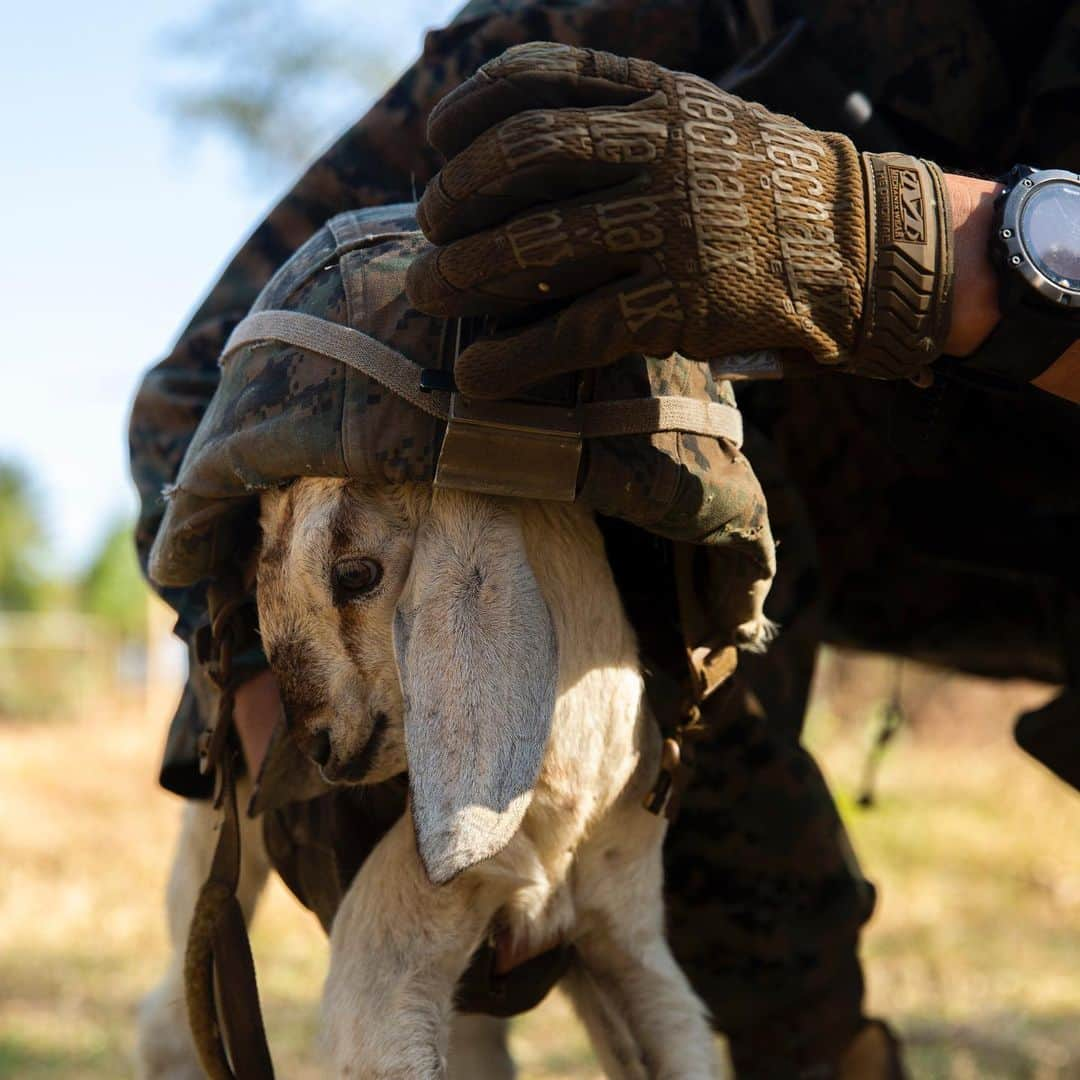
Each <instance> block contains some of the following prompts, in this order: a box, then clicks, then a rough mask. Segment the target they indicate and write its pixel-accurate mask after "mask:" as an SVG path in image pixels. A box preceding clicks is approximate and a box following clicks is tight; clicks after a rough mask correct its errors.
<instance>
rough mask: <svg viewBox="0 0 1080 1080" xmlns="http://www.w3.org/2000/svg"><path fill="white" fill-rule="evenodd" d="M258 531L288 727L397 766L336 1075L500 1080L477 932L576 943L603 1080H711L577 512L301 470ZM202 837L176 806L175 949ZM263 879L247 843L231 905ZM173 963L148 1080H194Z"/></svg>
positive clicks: (251, 894)
mask: <svg viewBox="0 0 1080 1080" xmlns="http://www.w3.org/2000/svg"><path fill="white" fill-rule="evenodd" d="M261 524H262V532H263V543H262V549H261V553H260V557H259V564H258V604H259V618H260V626H261V632H262V635H263V642H264V645H265V647H266V651H267V655H268V657H269V659H270V662H271V666H272V667H273V669H274V671H275V673H276V675H277V677H278V680H279V683H280V686H281V690H282V698H283V700H284V702H285V706H286V712H287V714H288V715H289V718H290V724H291V726H292V735H293V738H294V739H295V740H296V741H297V743H298V744H299V745H300V746H301V748H303V749H305V750H306V751H307V752H308V753H309V755H311V756H312V757H313V758H315V759H316V760H317V761H319V763H320V766H321V768H322V771H323V774H324V776H325V777H326V778H327V779H328V780H332V781H339V782H349V783H373V782H377V781H380V780H383V779H386V778H389V777H391V776H394V775H396V774H399V773H401V772H402V771H404V770H405V769H406V768H407V769H408V775H409V786H410V791H409V811H410V812H409V813H408V814H406V815H404V816H403V817H402V818H401V819H399V820H398V821H397V823H396V824H395V825H394V826H393V827H392V828H391V829H390V831H389V832H388V833H387V834H386V835H385V836H384V837H383V838H382V840H381V841H380V842H379V843H378V844H377V846H376V847H375V848H374V850H373V852H372V853H371V855H370V856H369V857H368V859H367V861H366V862H365V863H364V865H363V866H362V868H361V869H360V871H359V872H358V874H357V875H356V878H355V879H354V881H353V882H352V884H351V886H350V887H349V889H348V892H347V893H346V895H345V897H344V899H343V901H342V904H341V907H340V909H339V910H338V913H337V915H336V917H335V920H334V923H333V926H332V928H331V935H330V953H331V960H330V969H329V974H328V977H327V980H326V985H325V988H324V994H323V1003H322V1027H323V1041H324V1045H325V1050H326V1053H327V1055H328V1058H329V1060H330V1062H331V1064H332V1067H333V1070H334V1073H335V1075H338V1076H350V1077H365V1078H371V1080H397V1078H406V1077H407V1078H410V1080H417V1078H422V1080H435V1078H439V1080H442V1078H444V1077H447V1076H449V1077H452V1078H462V1080H464V1078H465V1077H470V1078H477V1080H484V1078H491V1080H503V1078H509V1077H512V1076H513V1065H512V1062H511V1061H510V1059H509V1055H508V1053H507V1051H506V1047H505V1022H504V1021H500V1020H493V1019H489V1018H486V1017H468V1016H461V1015H458V1016H455V1015H454V1014H453V1006H452V1000H453V993H454V988H455V985H456V983H457V981H458V979H459V977H460V976H461V975H462V973H463V971H464V970H465V968H466V966H467V964H468V961H469V959H470V957H471V956H472V954H473V953H474V951H475V950H476V948H477V947H478V946H479V945H480V944H481V943H482V942H483V941H484V940H485V939H486V938H487V937H488V936H489V935H490V934H491V933H492V932H493V930H494V929H498V931H499V933H500V935H501V936H502V937H503V938H504V939H505V940H507V941H508V942H509V943H510V950H511V953H512V954H513V955H515V956H527V955H531V954H532V953H534V952H537V951H539V950H541V949H543V948H545V947H547V946H549V945H551V944H554V943H556V942H569V943H572V944H573V945H574V950H575V957H576V960H575V963H574V965H573V966H572V967H571V969H570V971H569V972H568V973H567V975H565V976H564V977H563V979H562V982H561V986H562V987H563V989H564V990H566V991H567V993H568V994H569V996H570V998H571V1000H572V1002H573V1004H574V1006H575V1009H576V1010H577V1012H578V1014H579V1015H580V1017H581V1019H582V1021H583V1022H584V1024H585V1026H586V1029H587V1030H588V1032H589V1035H590V1037H591V1039H592V1041H593V1044H594V1047H595V1050H596V1052H597V1056H598V1058H599V1060H600V1062H601V1064H602V1066H603V1068H604V1069H605V1071H606V1073H607V1075H608V1076H610V1077H614V1078H618V1080H631V1078H633V1080H639V1078H642V1080H643V1078H646V1077H650V1078H665V1080H675V1078H678V1080H693V1078H705V1077H712V1076H714V1075H716V1068H717V1066H716V1061H715V1056H714V1047H713V1040H712V1036H711V1032H710V1027H709V1023H708V1020H707V1017H706V1015H705V1009H704V1006H703V1005H702V1004H701V1002H700V1001H699V1000H698V998H697V997H696V996H695V994H694V993H693V991H692V989H691V987H690V985H689V983H688V981H687V979H686V977H685V976H684V975H683V973H682V971H681V970H680V969H679V967H678V966H677V964H676V963H675V961H674V959H673V957H672V955H671V952H670V950H669V948H668V945H667V942H666V940H665V936H664V914H663V902H662V867H661V844H662V841H663V835H664V828H665V825H664V821H663V819H662V818H661V817H658V816H654V815H653V814H650V813H647V812H646V811H645V810H643V808H642V799H643V797H644V795H645V794H646V793H647V791H648V790H649V788H650V786H651V784H652V782H653V780H654V778H655V774H656V771H657V769H658V767H659V758H660V750H661V746H660V741H661V740H660V734H659V731H658V729H657V726H656V723H655V721H654V720H653V718H652V716H651V713H650V711H649V709H648V706H647V704H646V700H645V696H644V687H643V681H642V675H641V671H640V668H639V660H638V650H637V643H636V640H635V636H634V633H633V630H632V628H631V626H630V624H629V622H628V620H627V618H626V615H625V613H624V611H623V608H622V604H621V602H620V599H619V594H618V591H617V589H616V586H615V582H614V581H613V579H612V576H611V572H610V568H609V566H608V563H607V558H606V555H605V550H604V544H603V540H602V538H601V536H600V533H599V530H598V529H597V527H596V524H595V522H594V521H593V519H592V517H591V515H590V514H589V513H588V512H587V511H585V510H583V509H582V508H581V507H579V506H576V505H566V504H554V503H541V502H535V501H527V500H500V499H495V498H491V497H487V496H481V495H475V494H467V493H464V492H459V491H450V490H444V489H431V488H429V487H427V486H423V485H401V486H369V485H363V484H359V483H356V482H351V481H346V480H338V479H301V480H298V481H296V482H294V483H293V484H292V485H290V486H289V487H287V488H285V489H281V490H273V491H269V492H266V493H264V494H263V496H262V509H261ZM763 624H764V620H763ZM212 829H213V819H212V817H211V814H210V812H209V811H208V810H206V809H205V808H192V809H189V810H188V811H187V819H186V825H185V828H184V830H183V833H182V837H181V842H180V850H179V853H178V856H177V860H176V864H175V867H174V871H173V878H172V883H171V887H170V891H169V910H170V924H171V927H172V932H173V938H174V942H175V944H176V947H177V949H178V950H180V952H178V956H182V949H183V940H184V937H185V934H186V926H187V921H188V920H189V919H190V912H191V907H192V904H193V902H194V894H195V892H196V890H197V885H198V883H199V882H201V880H202V877H203V876H204V874H205V871H206V868H207V866H208V862H209V857H210V848H211V840H210V836H211V831H212ZM255 831H256V830H254V829H252V828H250V826H249V827H248V828H247V832H248V833H254V832H255ZM266 872H267V871H266V863H265V856H264V855H263V854H262V852H261V846H260V844H259V842H258V838H257V837H255V836H245V871H244V875H243V878H242V882H241V894H242V895H241V902H242V904H243V906H244V909H245V916H250V911H251V909H252V907H253V906H254V899H255V896H256V895H257V892H258V890H259V888H260V887H261V883H262V881H264V880H265V877H266ZM180 968H181V964H180V963H179V960H175V961H174V963H173V965H172V966H171V967H170V970H169V972H168V974H167V976H166V979H165V981H164V983H163V984H162V986H161V987H160V988H159V989H158V991H156V992H155V994H154V995H152V997H151V998H150V999H149V1002H148V1004H147V1006H146V1007H145V1008H144V1011H143V1016H142V1021H141V1027H142V1037H141V1048H140V1053H141V1056H142V1067H143V1073H144V1075H146V1076H153V1077H170V1078H179V1077H181V1076H183V1077H187V1076H196V1075H199V1072H198V1069H197V1066H195V1065H194V1061H193V1054H194V1051H193V1050H189V1051H188V1054H189V1057H188V1058H187V1059H185V1057H184V1047H183V1046H182V1045H181V1044H182V1043H183V1034H182V1032H183V1029H184V1016H183V1011H184V1007H183V995H182V992H181V990H180V986H179V979H180V975H179V972H180ZM185 1069H186V1070H187V1071H185Z"/></svg>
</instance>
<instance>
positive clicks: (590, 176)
mask: <svg viewBox="0 0 1080 1080" xmlns="http://www.w3.org/2000/svg"><path fill="white" fill-rule="evenodd" d="M667 135H668V129H667V123H666V121H665V115H664V113H663V112H661V111H660V110H658V109H652V108H649V107H648V100H646V101H643V102H641V103H639V104H638V105H635V106H631V107H629V108H619V109H608V108H598V109H587V110H586V109H558V110H555V111H552V112H540V111H537V110H535V109H533V110H530V111H528V112H524V113H519V114H517V115H515V116H511V117H510V118H509V119H507V120H503V121H502V122H500V123H499V124H496V125H495V127H493V128H490V129H489V130H487V131H485V132H484V133H483V134H481V135H480V136H478V137H477V139H476V140H475V141H474V142H472V143H470V144H469V145H468V146H467V147H466V148H465V149H464V150H462V151H461V152H460V153H459V154H457V155H456V156H455V157H453V158H451V159H450V161H448V162H447V163H446V165H445V166H444V168H443V170H442V171H441V172H440V173H439V174H438V175H437V176H436V177H435V178H434V179H433V180H432V182H431V183H430V184H429V185H428V187H427V189H426V190H425V192H424V195H423V197H422V198H421V200H420V204H419V206H418V207H417V211H416V217H417V221H418V222H419V224H420V228H421V229H423V231H424V235H425V236H427V238H428V239H429V240H431V241H432V242H433V243H436V244H445V243H447V242H449V241H451V240H456V239H458V238H460V237H462V236H466V235H468V234H469V233H472V232H476V231H477V230H478V229H482V228H486V227H488V226H490V225H494V224H496V223H497V222H499V221H505V220H506V219H507V218H508V217H510V216H511V215H512V214H515V213H519V212H520V211H523V210H526V209H528V208H529V207H531V206H535V205H537V204H538V203H545V204H546V203H552V202H559V201H562V200H564V199H568V198H571V197H575V196H581V195H583V194H585V193H586V192H595V191H596V190H597V189H598V188H610V187H613V186H614V185H616V184H619V183H623V182H625V181H626V180H628V179H629V178H631V177H632V176H633V175H635V174H636V173H637V171H638V170H639V169H640V168H641V167H642V166H644V165H646V164H647V163H649V162H652V161H655V160H657V159H658V158H660V157H661V156H662V155H663V153H664V150H665V148H666V146H667Z"/></svg>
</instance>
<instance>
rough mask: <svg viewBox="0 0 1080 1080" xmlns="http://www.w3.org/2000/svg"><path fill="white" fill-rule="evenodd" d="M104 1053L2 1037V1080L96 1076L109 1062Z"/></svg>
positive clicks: (0, 1056) (0, 1036)
mask: <svg viewBox="0 0 1080 1080" xmlns="http://www.w3.org/2000/svg"><path fill="white" fill-rule="evenodd" d="M107 1057H108V1055H107V1054H106V1053H104V1052H99V1051H91V1052H89V1053H79V1052H71V1051H68V1050H65V1049H63V1048H61V1047H57V1046H41V1045H35V1044H33V1043H32V1042H28V1041H26V1040H23V1039H20V1038H18V1037H17V1036H12V1035H0V1077H4V1078H10V1080H23V1078H24V1077H33V1076H49V1077H57V1076H69V1077H77V1076H88V1075H97V1074H98V1073H99V1072H100V1071H101V1068H102V1065H103V1064H105V1063H106V1060H107Z"/></svg>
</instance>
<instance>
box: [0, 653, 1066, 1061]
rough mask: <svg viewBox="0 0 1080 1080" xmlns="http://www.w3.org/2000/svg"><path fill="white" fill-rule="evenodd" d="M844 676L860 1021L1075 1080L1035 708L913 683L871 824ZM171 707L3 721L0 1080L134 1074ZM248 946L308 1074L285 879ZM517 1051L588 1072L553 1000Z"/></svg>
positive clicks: (951, 686)
mask: <svg viewBox="0 0 1080 1080" xmlns="http://www.w3.org/2000/svg"><path fill="white" fill-rule="evenodd" d="M844 670H845V672H846V673H845V675H844V677H843V678H838V677H837V676H836V670H835V669H834V668H832V667H830V668H827V669H826V672H825V678H823V680H822V691H821V693H820V694H819V697H818V699H817V706H816V709H815V713H814V720H813V723H812V725H811V731H810V742H811V744H812V746H813V747H814V749H815V750H816V751H817V752H818V753H819V754H820V757H821V759H822V761H823V763H824V767H825V769H826V772H827V773H828V775H829V777H830V780H831V782H832V783H833V785H834V787H835V790H836V792H837V797H838V800H839V802H840V804H841V808H842V811H843V813H844V815H845V817H846V819H847V820H848V823H849V825H850V829H851V833H852V837H853V839H854V843H855V846H856V849H857V851H858V853H859V856H860V858H861V859H862V861H863V864H864V866H865V867H866V868H867V870H868V872H869V873H870V875H871V876H872V877H873V878H874V879H875V880H876V881H877V882H878V884H879V886H880V889H881V900H880V902H879V907H878V911H877V913H876V915H875V918H874V920H873V923H872V924H871V927H870V929H869V932H868V934H867V936H866V944H865V956H866V960H867V968H868V973H869V975H868V977H869V987H870V1000H871V1007H872V1009H873V1010H874V1011H876V1012H878V1013H880V1014H882V1015H887V1016H889V1017H890V1018H891V1019H892V1020H893V1021H894V1022H895V1024H896V1025H897V1026H898V1027H899V1028H900V1030H901V1031H902V1032H903V1033H904V1034H905V1035H906V1036H907V1038H908V1040H909V1045H910V1060H911V1065H912V1070H913V1073H914V1076H915V1077H916V1078H917V1080H922V1078H926V1080H938V1078H942V1080H945V1078H950V1080H952V1078H956V1080H969V1078H970V1080H974V1078H979V1080H984V1078H985V1080H999V1078H1000V1080H1005V1078H1009V1080H1020V1078H1025V1080H1064V1078H1066V1077H1068V1078H1077V1077H1080V797H1077V796H1076V795H1075V794H1073V793H1071V792H1069V791H1067V790H1066V789H1065V788H1064V787H1063V786H1062V785H1060V784H1059V783H1057V782H1056V781H1054V780H1052V779H1050V778H1049V777H1048V776H1047V775H1046V774H1045V773H1043V772H1042V771H1041V770H1040V769H1039V768H1038V767H1037V766H1035V765H1033V764H1030V763H1029V762H1028V761H1027V760H1026V759H1025V758H1024V757H1023V755H1022V754H1021V753H1020V752H1019V751H1018V750H1014V749H1013V748H1012V746H1011V743H1010V738H1009V734H1008V722H1007V718H1008V716H1009V715H1010V713H1011V712H1012V711H1013V710H1014V708H1015V707H1017V706H1019V705H1021V704H1023V703H1024V702H1025V701H1026V702H1030V701H1032V700H1036V699H1038V698H1039V697H1040V695H1042V696H1045V692H1042V691H1039V690H1038V689H1035V688H1030V687H1029V688H1020V689H1019V690H1016V689H1002V688H999V687H994V686H990V685H989V684H976V683H973V682H971V681H967V680H948V681H947V682H945V681H942V680H941V679H940V677H937V676H923V677H921V681H920V680H919V679H916V680H915V681H914V683H913V684H912V685H914V686H915V690H914V691H912V693H913V694H914V696H915V697H916V698H917V699H918V700H917V701H916V705H917V708H915V709H914V714H915V721H916V722H915V723H914V725H913V727H912V728H911V729H909V730H907V731H905V732H903V733H902V734H901V735H900V737H899V738H898V739H897V740H896V746H895V748H894V749H892V750H891V751H890V752H889V754H888V756H887V757H886V758H885V760H884V762H883V765H882V769H881V774H880V777H879V783H878V805H877V807H876V808H875V809H873V810H870V811H862V810H859V809H858V808H856V806H855V791H856V788H857V786H858V782H859V777H860V773H861V769H862V761H863V757H864V749H865V745H866V740H867V731H866V727H865V725H859V724H854V723H853V722H852V718H853V717H857V716H861V715H863V714H867V713H870V712H872V711H873V708H874V703H875V701H876V700H877V699H878V697H879V695H880V693H881V692H882V691H881V686H879V685H878V683H880V682H881V680H882V678H884V677H886V676H887V671H886V669H882V668H881V667H880V665H879V666H878V667H877V668H873V666H872V665H871V667H870V668H868V669H867V670H868V674H867V676H866V677H865V678H863V677H862V676H861V675H860V676H859V677H858V678H852V677H851V674H850V671H849V670H848V669H846V668H845V669H844ZM888 670H891V668H890V669H888ZM883 671H884V672H885V675H883ZM875 680H877V681H875ZM169 705H170V702H169V701H167V700H166V699H165V697H164V696H163V697H162V698H161V699H160V700H157V701H155V702H152V703H151V704H150V705H149V706H147V705H145V704H144V703H143V702H141V701H139V702H133V701H127V702H123V701H120V702H115V703H112V704H107V703H103V702H87V703H86V707H85V708H84V709H83V710H81V711H80V713H79V715H77V716H73V717H71V718H69V719H67V720H62V721H53V722H37V723H33V724H30V723H27V724H20V723H18V722H15V721H0V1077H4V1078H8V1077H19V1078H22V1077H28V1078H39V1077H48V1078H60V1077H63V1078H73V1080H83V1078H86V1080H106V1078H108V1080H115V1078H117V1077H122V1076H126V1075H129V1074H130V1071H131V1069H130V1052H131V1043H132V1025H133V1014H134V1008H135V1003H136V1001H137V1000H138V998H139V997H140V996H141V995H142V994H143V993H144V992H145V991H146V990H147V989H148V988H149V987H150V986H151V985H152V984H153V983H154V982H155V981H156V979H157V977H158V975H159V973H160V971H161V969H162V967H163V964H164V960H165V947H166V942H165V930H164V924H163V917H162V888H163V885H164V881H165V876H166V873H167V867H168V864H169V859H170V856H171V846H172V842H173V836H174V831H175V825H176V819H177V813H178V807H179V804H178V802H177V801H176V800H174V799H172V798H171V797H169V796H166V795H164V794H163V793H161V792H160V791H159V790H158V789H157V788H156V787H155V785H154V774H155V769H156V765H157V757H158V754H159V751H160V747H161V741H162V738H163V734H164V723H165V719H166V715H167V712H168V708H169ZM845 717H846V719H845ZM254 948H255V952H256V958H257V963H258V965H259V973H260V979H261V985H262V991H263V996H264V1003H265V1007H266V1012H267V1025H268V1028H269V1030H270V1034H271V1042H272V1045H273V1048H274V1052H275V1059H276V1062H277V1066H278V1075H279V1076H280V1077H282V1078H283V1080H294V1078H296V1080H306V1078H308V1077H315V1076H317V1075H319V1070H318V1068H317V1066H316V1063H315V1061H314V1059H313V1057H312V1055H311V1052H310V1048H311V1045H312V1041H313V1034H314V1026H315V1025H314V1006H315V1002H316V1000H317V997H318V991H319V985H320V981H321V978H322V974H323V969H324V964H325V959H326V948H325V944H324V942H323V940H322V937H321V934H320V932H319V931H318V928H317V926H316V924H315V922H314V919H313V918H312V917H310V916H308V915H307V914H306V913H305V912H303V911H302V910H301V909H299V908H298V907H297V905H296V904H295V903H294V902H293V901H292V900H291V899H290V898H289V896H288V895H287V894H286V893H285V892H284V891H283V890H282V889H281V888H280V887H277V886H275V887H274V888H272V890H271V891H270V893H269V895H268V896H267V898H266V900H265V901H264V903H263V906H262V908H261V910H260V913H259V916H258V918H257V920H256V925H255V931H254ZM514 1042H515V1052H516V1055H517V1058H518V1060H519V1062H520V1063H521V1065H522V1071H521V1075H522V1078H523V1080H540V1078H556V1077H561V1078H571V1077H572V1078H580V1080H584V1078H595V1077H599V1072H598V1070H597V1069H596V1067H595V1065H593V1064H592V1062H591V1060H590V1057H589V1052H588V1050H587V1048H586V1045H585V1042H584V1038H583V1036H582V1034H581V1031H580V1029H579V1028H578V1027H577V1025H576V1022H575V1021H574V1020H573V1017H572V1016H571V1014H570V1011H569V1009H568V1007H567V1006H566V1005H565V1003H564V1002H563V1001H562V1000H561V999H559V998H558V997H557V996H555V997H553V998H552V999H551V1000H549V1001H548V1002H546V1003H545V1004H544V1006H542V1007H541V1009H539V1010H537V1011H536V1012H535V1013H533V1014H531V1015H529V1016H527V1017H525V1018H523V1019H521V1020H520V1021H519V1022H517V1024H516V1026H515V1030H514Z"/></svg>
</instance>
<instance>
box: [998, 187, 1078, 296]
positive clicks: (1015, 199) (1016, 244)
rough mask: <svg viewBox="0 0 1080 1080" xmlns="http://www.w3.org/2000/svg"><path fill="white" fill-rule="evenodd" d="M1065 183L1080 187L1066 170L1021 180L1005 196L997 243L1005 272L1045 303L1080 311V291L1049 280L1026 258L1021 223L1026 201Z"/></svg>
mask: <svg viewBox="0 0 1080 1080" xmlns="http://www.w3.org/2000/svg"><path fill="white" fill-rule="evenodd" d="M1059 181H1064V182H1065V183H1070V184H1075V185H1077V186H1080V175H1078V174H1077V173H1073V172H1069V171H1068V170H1067V169H1039V170H1038V171H1036V172H1031V173H1029V174H1027V175H1026V176H1023V177H1021V179H1019V180H1018V181H1017V182H1016V183H1015V184H1014V185H1013V187H1012V188H1011V189H1010V190H1009V191H1008V192H1007V193H1006V195H1005V205H1004V207H1003V208H1002V213H1001V221H1000V223H999V225H998V239H999V241H1000V242H1001V244H1002V245H1003V246H1004V249H1005V269H1006V271H1011V272H1013V273H1017V274H1019V275H1020V276H1021V277H1022V278H1023V279H1024V280H1025V281H1026V282H1027V283H1028V285H1030V286H1031V287H1032V288H1033V289H1034V290H1035V291H1036V292H1037V293H1038V294H1039V295H1040V296H1041V297H1042V298H1043V299H1044V300H1048V301H1049V302H1050V303H1052V304H1055V305H1056V306H1058V307H1062V308H1077V309H1080V289H1069V288H1065V287H1063V286H1062V285H1060V284H1059V283H1058V282H1056V281H1053V280H1052V279H1050V278H1048V277H1047V276H1046V274H1044V273H1043V271H1042V270H1040V269H1039V267H1038V266H1036V265H1035V262H1034V260H1033V259H1032V257H1031V256H1030V255H1029V254H1028V250H1027V246H1026V244H1025V243H1024V238H1023V236H1022V235H1021V233H1020V222H1021V220H1022V218H1023V213H1024V207H1025V206H1026V205H1027V202H1028V200H1029V199H1030V198H1031V197H1032V195H1034V194H1035V192H1036V191H1038V190H1039V188H1040V187H1042V186H1043V185H1044V184H1048V183H1054V182H1059Z"/></svg>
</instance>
